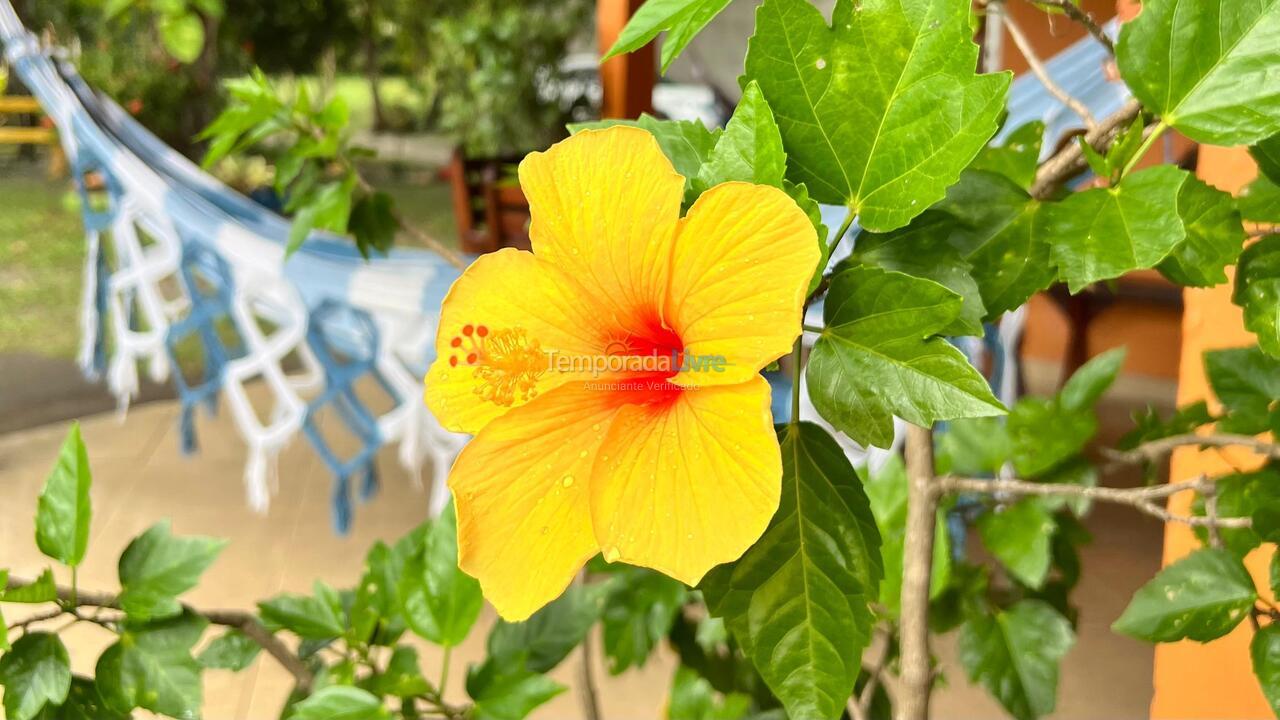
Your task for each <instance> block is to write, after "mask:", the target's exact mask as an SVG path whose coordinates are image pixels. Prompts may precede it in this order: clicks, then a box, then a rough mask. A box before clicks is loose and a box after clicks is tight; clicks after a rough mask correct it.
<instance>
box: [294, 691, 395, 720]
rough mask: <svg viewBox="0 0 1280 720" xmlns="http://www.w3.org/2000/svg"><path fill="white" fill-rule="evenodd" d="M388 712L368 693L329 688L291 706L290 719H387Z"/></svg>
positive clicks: (389, 713)
mask: <svg viewBox="0 0 1280 720" xmlns="http://www.w3.org/2000/svg"><path fill="white" fill-rule="evenodd" d="M391 717H392V716H391V711H389V710H387V709H386V708H384V707H383V706H382V701H381V700H380V699H378V698H377V697H376V696H375V695H373V694H372V693H370V692H369V691H368V690H361V689H360V688H357V687H349V686H346V685H330V686H329V687H326V688H323V689H321V690H318V691H316V694H314V695H312V696H311V697H309V698H307V699H306V700H303V701H302V702H300V703H298V704H297V705H294V706H293V714H292V715H290V716H289V718H290V720H390V718H391Z"/></svg>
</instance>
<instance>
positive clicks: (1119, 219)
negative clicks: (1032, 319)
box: [1043, 165, 1188, 293]
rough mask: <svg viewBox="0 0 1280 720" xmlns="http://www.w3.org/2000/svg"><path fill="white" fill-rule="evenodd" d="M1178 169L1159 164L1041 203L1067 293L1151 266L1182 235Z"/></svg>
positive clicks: (1183, 178) (1181, 176)
mask: <svg viewBox="0 0 1280 720" xmlns="http://www.w3.org/2000/svg"><path fill="white" fill-rule="evenodd" d="M1187 176H1188V175H1187V173H1186V171H1184V170H1181V169H1179V168H1176V167H1174V166H1172V165H1160V166H1158V167H1153V168H1149V169H1147V170H1142V171H1140V172H1136V173H1132V174H1130V175H1127V176H1125V178H1124V179H1123V180H1121V181H1120V184H1119V185H1116V186H1114V187H1109V188H1093V189H1091V190H1085V191H1083V192H1078V193H1075V194H1073V195H1071V196H1069V197H1067V199H1065V200H1063V201H1062V202H1059V203H1053V204H1050V205H1046V206H1045V212H1046V216H1045V218H1044V223H1043V231H1044V232H1045V233H1046V234H1045V238H1046V241H1047V242H1048V243H1049V245H1050V246H1051V248H1052V250H1051V254H1052V257H1053V261H1054V262H1055V263H1057V265H1058V268H1059V269H1060V272H1061V276H1062V279H1063V280H1064V281H1065V282H1066V283H1067V286H1068V287H1069V288H1070V289H1071V292H1072V293H1077V292H1079V291H1080V290H1081V289H1083V288H1084V287H1086V286H1088V285H1090V284H1092V283H1095V282H1098V281H1101V280H1110V279H1112V278H1117V277H1120V276H1121V275H1124V274H1125V273H1127V272H1130V271H1132V270H1138V269H1142V268H1151V267H1155V266H1156V265H1157V264H1158V263H1159V262H1160V261H1161V260H1164V259H1165V258H1166V257H1167V256H1168V255H1169V253H1171V252H1172V251H1173V249H1174V248H1175V247H1177V245H1178V244H1179V243H1181V242H1182V241H1183V239H1184V238H1185V237H1186V231H1185V230H1184V229H1183V227H1182V222H1181V220H1180V219H1179V218H1178V193H1179V191H1180V190H1181V189H1182V184H1183V183H1184V182H1185V181H1186V179H1187Z"/></svg>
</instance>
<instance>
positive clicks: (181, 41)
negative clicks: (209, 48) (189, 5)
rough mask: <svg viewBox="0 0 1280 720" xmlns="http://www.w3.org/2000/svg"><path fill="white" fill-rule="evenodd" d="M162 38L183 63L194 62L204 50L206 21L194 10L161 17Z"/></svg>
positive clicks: (174, 55)
mask: <svg viewBox="0 0 1280 720" xmlns="http://www.w3.org/2000/svg"><path fill="white" fill-rule="evenodd" d="M160 40H161V42H163V43H164V48H165V50H168V51H169V54H170V55H172V56H173V57H174V59H175V60H177V61H178V62H181V63H193V62H195V61H196V60H197V59H198V58H199V57H200V53H201V52H203V51H204V21H203V20H201V19H200V16H199V15H197V14H195V13H193V12H186V13H182V14H180V15H164V16H161V18H160Z"/></svg>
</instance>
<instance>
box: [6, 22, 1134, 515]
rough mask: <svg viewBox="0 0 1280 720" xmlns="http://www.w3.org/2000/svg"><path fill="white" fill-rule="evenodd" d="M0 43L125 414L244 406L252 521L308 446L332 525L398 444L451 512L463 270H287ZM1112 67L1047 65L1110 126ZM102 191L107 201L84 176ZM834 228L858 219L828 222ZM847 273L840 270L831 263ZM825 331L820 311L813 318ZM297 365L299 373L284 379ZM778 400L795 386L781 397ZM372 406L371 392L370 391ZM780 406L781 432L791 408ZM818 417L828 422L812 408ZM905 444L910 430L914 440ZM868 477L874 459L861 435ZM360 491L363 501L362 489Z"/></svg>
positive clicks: (324, 266) (109, 117)
mask: <svg viewBox="0 0 1280 720" xmlns="http://www.w3.org/2000/svg"><path fill="white" fill-rule="evenodd" d="M0 43H2V44H3V47H4V50H5V57H6V59H7V60H8V62H9V64H10V65H12V66H13V68H14V70H15V71H16V72H17V74H18V76H19V77H20V78H21V79H22V82H23V84H24V85H26V86H27V87H28V88H29V89H30V90H31V92H32V93H33V94H34V95H35V97H36V98H37V99H38V100H39V102H40V104H41V105H42V106H43V108H44V109H45V111H46V113H47V114H48V115H49V117H50V118H52V120H53V122H54V123H55V124H56V125H57V127H58V129H59V131H60V133H59V137H60V139H61V142H62V145H63V149H64V151H65V153H66V155H67V158H68V159H69V161H70V164H71V167H72V170H73V174H74V178H75V180H76V183H77V187H78V189H79V192H80V194H81V200H82V204H83V215H84V224H85V231H86V241H87V250H88V252H87V256H86V260H85V270H84V281H85V282H84V295H83V302H82V313H81V322H82V331H83V336H82V343H81V352H80V364H81V367H82V368H83V369H84V371H85V372H86V374H88V375H89V376H91V377H101V376H105V378H106V382H107V386H108V388H109V389H110V391H111V392H112V393H113V394H114V395H115V397H116V398H117V401H118V403H119V406H120V408H121V409H122V410H124V409H126V408H127V407H128V404H129V402H130V401H131V399H132V398H134V397H135V396H136V394H137V391H138V383H139V379H138V366H139V364H140V363H145V365H146V369H147V372H148V374H149V376H150V377H151V378H152V379H153V380H155V381H157V382H163V381H166V380H167V379H169V378H170V376H172V379H173V381H174V383H175V385H176V386H177V390H178V396H179V400H180V402H181V420H180V422H181V429H182V433H181V435H182V442H183V448H184V450H186V451H194V450H195V448H196V423H195V418H196V413H197V411H198V410H199V409H200V408H201V407H204V408H206V409H207V411H208V412H210V413H212V412H215V411H216V409H217V407H218V404H219V400H220V398H225V399H226V401H227V405H228V406H229V407H230V410H231V413H232V417H233V419H234V421H235V425H236V428H237V429H238V431H239V433H240V435H241V437H242V438H243V439H244V442H245V443H246V445H247V446H248V459H247V462H246V467H245V472H244V482H245V487H246V492H247V495H248V501H249V504H250V506H251V507H252V508H254V509H255V510H258V511H265V510H266V509H267V507H268V505H269V503H270V499H271V496H272V494H273V487H274V485H275V483H274V482H273V480H274V478H275V463H276V458H277V457H278V455H279V453H280V451H281V450H282V449H283V448H284V447H285V446H286V445H288V444H289V442H290V441H291V440H293V439H294V438H295V437H296V435H297V434H298V433H299V431H301V432H303V434H305V435H306V437H307V438H308V440H309V441H310V442H311V444H312V445H313V447H314V448H315V450H316V452H317V453H318V454H319V455H320V457H321V458H322V459H323V461H324V462H325V464H326V465H327V466H328V467H329V469H330V470H331V471H332V472H333V474H334V477H335V482H334V486H333V497H332V500H333V519H334V525H335V527H336V528H337V529H338V530H339V531H346V530H347V529H348V528H349V527H350V524H351V519H352V507H353V496H354V495H357V494H358V495H359V497H361V498H365V497H368V496H369V495H370V494H371V493H372V492H373V491H374V490H375V489H376V486H377V478H376V472H375V464H374V455H375V454H376V452H377V451H378V449H379V448H381V447H382V446H383V445H387V444H390V443H398V445H399V453H398V456H399V460H400V463H401V464H402V465H403V466H404V467H405V468H406V469H407V470H408V471H409V472H410V473H411V475H413V476H415V477H420V471H421V468H422V466H423V465H424V464H425V463H426V461H427V460H430V461H431V466H432V469H433V473H432V478H433V487H432V489H431V494H430V504H431V507H430V511H431V512H432V514H435V513H436V512H438V511H439V509H440V508H441V507H443V505H444V503H445V502H446V501H447V497H448V491H447V488H446V486H445V484H444V478H445V476H446V471H447V469H448V467H449V466H450V464H451V463H452V460H453V458H454V457H455V456H456V454H457V452H458V451H459V450H460V449H461V447H462V445H463V444H464V443H465V442H466V439H467V438H466V437H465V436H462V435H457V434H455V433H451V432H449V431H446V430H445V429H443V428H442V427H441V426H440V425H439V424H438V423H437V422H436V420H435V418H434V417H432V415H431V414H430V413H429V412H428V411H427V409H426V407H425V405H424V403H423V402H422V389H423V388H422V380H421V378H422V377H423V376H424V374H425V371H426V368H427V366H428V365H429V364H430V363H431V361H432V360H433V359H434V353H435V343H434V339H435V329H436V324H437V321H438V318H439V312H440V305H441V302H442V301H443V299H444V295H445V293H446V292H447V290H448V288H449V286H450V285H451V284H452V283H453V281H454V279H456V278H457V276H458V274H459V273H458V270H457V269H456V268H454V267H453V266H451V265H450V264H448V263H447V262H445V261H444V260H443V259H441V258H440V257H438V256H436V255H434V254H431V253H428V252H425V251H415V250H408V249H401V250H394V251H392V252H391V253H389V254H387V255H383V256H379V257H377V258H375V259H373V260H371V261H368V262H366V261H364V260H363V259H362V258H361V257H360V255H359V253H358V252H356V250H355V248H354V247H353V246H352V244H351V243H350V241H348V240H345V239H343V238H340V237H337V236H333V235H328V234H325V233H315V234H313V235H312V237H310V238H309V239H308V240H307V242H306V243H304V244H303V246H302V249H301V250H299V251H298V252H297V253H296V254H295V255H294V256H293V257H292V258H290V259H289V261H288V262H285V251H284V248H285V245H286V239H287V238H288V235H289V221H287V220H285V219H284V218H281V217H280V216H278V215H276V214H274V213H272V212H270V211H269V210H267V209H265V208H263V207H262V206H260V205H258V204H257V203H255V202H253V201H251V200H249V199H247V198H245V197H243V196H242V195H240V194H238V193H237V192H235V191H234V190H232V189H230V188H228V187H227V186H225V185H223V184H222V183H220V182H218V181H217V180H216V179H214V178H212V177H210V176H209V175H207V174H205V173H204V172H203V171H201V170H200V169H199V168H198V167H197V166H195V165H194V164H192V163H191V162H190V161H188V160H187V159H186V158H184V157H182V156H181V155H180V154H178V153H176V152H174V151H173V150H171V149H170V148H168V147H167V146H165V145H164V143H162V142H161V141H160V140H159V139H157V138H156V137H155V136H154V135H152V134H151V133H150V132H148V131H147V130H146V129H145V128H143V127H142V126H141V125H139V124H138V123H137V122H136V121H135V120H134V119H133V118H132V117H131V116H130V115H129V114H128V113H126V112H124V111H123V110H122V109H121V108H120V107H119V106H117V105H116V104H115V103H113V102H112V101H111V100H109V99H107V98H104V97H102V96H101V95H98V94H96V93H94V92H93V91H92V90H91V89H90V88H89V87H88V86H87V85H86V84H85V83H84V81H83V80H82V79H81V78H80V76H79V75H78V74H77V72H76V70H75V68H74V67H73V66H71V65H70V64H69V63H65V62H58V61H56V60H55V59H54V55H53V53H52V52H51V51H50V49H48V48H45V47H43V46H42V45H41V44H40V43H39V41H38V40H37V38H36V37H35V36H34V35H32V34H31V33H29V32H28V31H27V30H26V29H25V28H24V27H23V26H22V24H21V22H20V21H19V19H18V17H17V14H16V13H15V12H14V10H13V7H12V5H11V4H10V2H9V0H0ZM1105 58H1106V55H1105V51H1104V50H1103V49H1102V48H1101V46H1100V45H1098V43H1096V42H1094V41H1092V40H1085V41H1082V42H1080V43H1078V44H1077V45H1075V46H1073V47H1072V48H1069V49H1068V50H1066V51H1065V52H1063V53H1061V54H1060V55H1059V56H1057V57H1055V58H1053V59H1051V60H1049V61H1048V63H1047V67H1048V69H1049V72H1050V73H1051V74H1053V75H1054V77H1055V78H1056V79H1057V81H1058V82H1059V84H1060V85H1062V86H1063V87H1064V88H1065V89H1066V90H1067V91H1068V92H1070V93H1071V94H1073V95H1075V96H1076V97H1078V98H1080V99H1081V100H1083V101H1084V102H1085V103H1086V104H1087V105H1089V107H1090V108H1091V109H1092V110H1094V111H1095V112H1097V113H1098V114H1100V115H1101V114H1105V113H1107V112H1110V110H1112V109H1114V107H1118V105H1119V104H1120V103H1123V102H1124V100H1125V99H1126V98H1127V95H1128V94H1127V91H1126V90H1125V89H1124V87H1123V85H1120V84H1118V83H1116V84H1110V83H1101V84H1100V83H1099V82H1098V81H1097V77H1098V75H1099V73H1098V70H1097V68H1098V67H1099V66H1100V65H1101V63H1102V62H1104V60H1105ZM1033 119H1041V120H1044V121H1045V122H1046V125H1047V126H1048V128H1049V131H1048V132H1047V133H1046V138H1045V147H1046V151H1048V150H1049V149H1051V148H1052V147H1053V146H1054V144H1055V143H1056V142H1057V139H1058V138H1059V137H1061V135H1062V134H1063V133H1065V132H1068V131H1070V130H1072V129H1074V128H1076V127H1079V120H1078V119H1076V118H1074V116H1071V115H1069V111H1067V110H1066V109H1065V108H1064V107H1063V106H1062V105H1061V103H1059V102H1058V101H1057V100H1056V99H1055V98H1053V97H1052V96H1051V95H1049V94H1048V93H1047V92H1046V91H1045V90H1044V88H1043V87H1042V86H1041V84H1040V83H1039V81H1038V80H1036V79H1035V78H1034V77H1030V76H1027V77H1022V78H1019V79H1018V80H1017V81H1016V82H1015V83H1014V86H1013V91H1012V98H1011V100H1010V119H1009V121H1008V123H1007V127H1009V128H1013V127H1017V126H1018V125H1021V124H1022V123H1023V122H1026V121H1029V120H1033ZM89 177H93V178H95V179H97V180H99V181H100V182H101V183H102V184H103V185H104V190H105V195H106V196H107V197H108V198H109V201H108V202H107V204H106V206H105V207H100V205H101V197H100V196H101V195H102V194H104V193H102V192H96V191H95V192H91V191H90V189H89V188H88V187H86V179H87V178H89ZM827 210H828V211H830V212H831V213H832V217H830V218H828V220H827V225H828V226H829V227H832V228H835V227H837V226H838V225H839V220H840V218H841V217H842V214H843V209H836V208H828V209H827ZM839 259H840V258H833V263H834V262H836V261H838V260H839ZM811 312H816V313H818V314H819V317H820V313H821V310H820V307H815V308H811ZM1024 314H1025V311H1019V312H1018V313H1013V314H1011V315H1010V316H1007V317H1006V318H1005V320H1004V322H1002V323H1001V325H1000V327H999V328H998V329H997V328H994V327H993V328H991V329H990V330H991V332H988V337H987V338H986V339H985V340H984V339H967V340H971V341H972V342H970V343H969V344H968V345H966V346H965V349H966V351H967V352H969V353H970V355H971V357H973V358H974V359H975V360H977V359H979V358H980V357H981V356H984V355H987V356H990V357H991V359H992V360H993V362H992V366H993V373H992V380H993V385H994V386H995V387H996V388H997V391H998V394H999V395H1000V397H1001V398H1002V399H1003V400H1005V401H1006V402H1011V401H1012V400H1013V399H1014V397H1015V394H1016V382H1015V378H1016V376H1017V369H1016V367H1017V366H1016V357H1017V355H1016V353H1017V346H1018V338H1019V337H1020V334H1021V329H1022V317H1023V315H1024ZM193 343H198V344H199V346H200V347H201V351H202V357H203V375H202V377H201V378H200V379H199V380H196V381H188V379H186V378H184V377H183V375H182V373H181V372H178V371H176V370H175V368H176V367H177V362H178V349H179V348H180V347H185V346H189V345H191V344H193ZM286 367H288V368H289V370H286ZM368 380H372V381H373V382H374V383H375V384H376V386H377V387H380V388H381V390H382V391H383V392H384V393H385V394H386V395H387V398H388V399H389V400H390V405H391V409H390V410H388V411H386V412H384V413H382V414H375V413H374V412H373V411H372V410H370V409H369V407H368V406H367V405H366V404H365V403H364V402H363V401H362V399H361V397H360V396H357V392H356V387H357V383H365V384H367V382H366V381H368ZM253 383H260V384H261V385H263V386H265V388H266V390H267V391H268V392H269V393H270V398H271V404H270V407H269V408H268V409H267V412H266V415H265V417H263V416H261V415H260V414H259V413H258V412H257V411H256V410H255V408H254V405H253V404H252V403H251V402H250V398H249V390H248V388H249V385H250V384H253ZM775 387H776V390H777V391H778V392H777V394H778V395H779V397H780V398H782V397H786V396H787V395H789V390H788V387H789V382H788V381H787V380H786V379H781V380H780V381H777V382H776V383H775ZM362 395H363V392H362ZM777 404H778V405H779V408H778V411H777V417H778V418H779V420H783V419H785V418H786V417H787V416H788V415H789V408H788V407H786V403H785V402H780V403H777ZM321 413H325V414H331V415H333V416H334V417H336V418H337V419H338V421H339V422H341V424H342V425H343V427H344V428H345V429H346V430H347V431H348V432H349V433H350V434H351V435H352V436H354V437H355V438H356V439H357V446H358V447H357V450H356V451H355V452H354V453H353V454H350V455H347V456H345V457H340V456H339V455H338V453H337V452H336V451H335V449H334V448H333V447H332V445H331V443H330V442H328V441H327V440H326V438H325V436H324V435H323V434H322V433H321V432H320V429H319V427H318V424H317V423H318V419H319V416H320V415H321ZM802 414H803V415H804V416H805V417H806V418H815V419H816V418H817V417H818V416H817V414H816V412H814V411H813V408H812V406H811V405H810V404H809V403H808V402H807V398H805V402H804V403H803V404H802ZM899 435H901V433H899ZM839 437H841V439H842V440H843V441H845V444H846V448H847V449H848V451H849V453H850V455H851V457H853V458H854V460H855V462H858V463H859V464H861V463H862V462H866V461H871V462H873V463H874V462H877V460H878V459H881V458H883V457H885V456H886V455H885V452H883V451H873V452H872V453H871V454H870V455H867V454H865V453H864V451H863V450H862V449H861V448H858V447H857V446H856V445H854V444H853V443H851V442H849V441H847V438H844V437H843V436H839ZM353 482H356V483H358V484H359V487H358V488H353V487H352V484H353Z"/></svg>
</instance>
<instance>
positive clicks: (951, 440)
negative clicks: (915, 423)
mask: <svg viewBox="0 0 1280 720" xmlns="http://www.w3.org/2000/svg"><path fill="white" fill-rule="evenodd" d="M935 437H936V438H937V445H938V449H937V455H938V458H937V462H938V472H939V474H948V473H956V474H958V475H984V474H995V473H997V472H999V471H1000V468H1002V467H1004V464H1005V463H1006V462H1007V461H1008V460H1009V457H1010V453H1012V452H1013V445H1012V443H1011V442H1010V440H1009V432H1008V430H1007V429H1006V428H1005V424H1004V421H1003V420H1001V419H1000V418H994V417H986V418H968V419H964V420H955V421H953V422H950V423H948V424H947V429H946V431H945V432H940V433H937V434H936V435H935Z"/></svg>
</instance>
